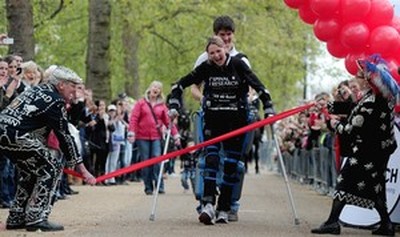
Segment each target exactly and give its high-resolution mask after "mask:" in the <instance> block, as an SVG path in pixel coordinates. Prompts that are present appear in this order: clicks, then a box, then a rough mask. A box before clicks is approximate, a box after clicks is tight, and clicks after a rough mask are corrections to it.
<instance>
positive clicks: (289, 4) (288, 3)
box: [283, 0, 305, 9]
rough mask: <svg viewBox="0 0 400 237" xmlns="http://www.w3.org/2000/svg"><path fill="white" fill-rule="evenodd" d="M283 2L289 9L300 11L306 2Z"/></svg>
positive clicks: (296, 0)
mask: <svg viewBox="0 0 400 237" xmlns="http://www.w3.org/2000/svg"><path fill="white" fill-rule="evenodd" d="M283 1H284V2H285V4H286V5H287V6H288V7H290V8H293V9H298V8H299V7H300V6H301V5H303V3H304V2H305V0H283Z"/></svg>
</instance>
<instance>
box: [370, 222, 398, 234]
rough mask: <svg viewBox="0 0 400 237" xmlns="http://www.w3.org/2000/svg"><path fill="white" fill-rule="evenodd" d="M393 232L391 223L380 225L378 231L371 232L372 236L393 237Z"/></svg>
mask: <svg viewBox="0 0 400 237" xmlns="http://www.w3.org/2000/svg"><path fill="white" fill-rule="evenodd" d="M394 233H395V230H394V225H393V224H392V223H387V224H381V225H380V226H379V228H378V229H376V230H373V231H372V234H373V235H383V236H394Z"/></svg>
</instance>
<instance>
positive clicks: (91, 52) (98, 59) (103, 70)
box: [86, 0, 111, 101]
mask: <svg viewBox="0 0 400 237" xmlns="http://www.w3.org/2000/svg"><path fill="white" fill-rule="evenodd" d="M110 21H111V3H110V2H109V1H108V0H89V36H88V53H87V61H86V71H87V80H86V86H87V87H88V88H91V89H92V90H93V96H94V99H105V100H107V101H110V100H111V80H110V66H109V61H110V52H109V49H110V38H111V34H110Z"/></svg>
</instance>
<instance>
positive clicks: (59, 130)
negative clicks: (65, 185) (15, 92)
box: [0, 84, 82, 166]
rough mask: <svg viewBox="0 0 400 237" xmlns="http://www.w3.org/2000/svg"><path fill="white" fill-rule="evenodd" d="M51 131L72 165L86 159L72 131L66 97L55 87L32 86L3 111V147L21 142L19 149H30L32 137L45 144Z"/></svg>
mask: <svg viewBox="0 0 400 237" xmlns="http://www.w3.org/2000/svg"><path fill="white" fill-rule="evenodd" d="M51 130H54V133H55V135H56V136H57V139H58V141H59V142H60V149H61V151H62V152H63V154H64V156H65V158H66V160H67V163H68V165H69V166H72V165H75V164H78V163H81V162H82V158H81V156H80V154H79V152H78V149H77V147H76V144H75V142H74V138H73V137H72V136H71V134H70V133H69V130H68V120H67V112H66V108H65V100H64V99H63V98H62V97H61V95H60V94H59V92H58V91H57V89H56V87H55V86H53V85H50V84H43V85H39V86H36V87H33V88H32V89H28V90H27V91H25V92H23V93H22V94H21V95H19V96H18V97H17V98H16V99H14V100H13V101H12V102H11V103H10V104H9V105H8V106H7V107H6V108H5V109H4V110H3V111H2V112H1V113H0V135H1V145H2V146H7V145H9V144H12V145H14V146H16V145H17V146H18V148H17V149H25V150H28V149H29V148H30V142H29V139H39V140H40V142H42V143H43V144H45V143H46V139H47V137H48V135H49V133H50V131H51ZM5 136H6V137H7V139H4V138H5ZM6 140H8V142H6Z"/></svg>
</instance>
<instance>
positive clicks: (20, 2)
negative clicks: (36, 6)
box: [6, 0, 35, 61]
mask: <svg viewBox="0 0 400 237" xmlns="http://www.w3.org/2000/svg"><path fill="white" fill-rule="evenodd" d="M6 11H7V20H8V33H7V34H8V37H11V38H14V44H12V45H10V48H9V52H8V53H9V54H20V55H21V56H22V57H23V59H24V60H25V61H27V60H32V59H33V58H34V55H35V39H34V36H33V8H32V4H31V0H6Z"/></svg>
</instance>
